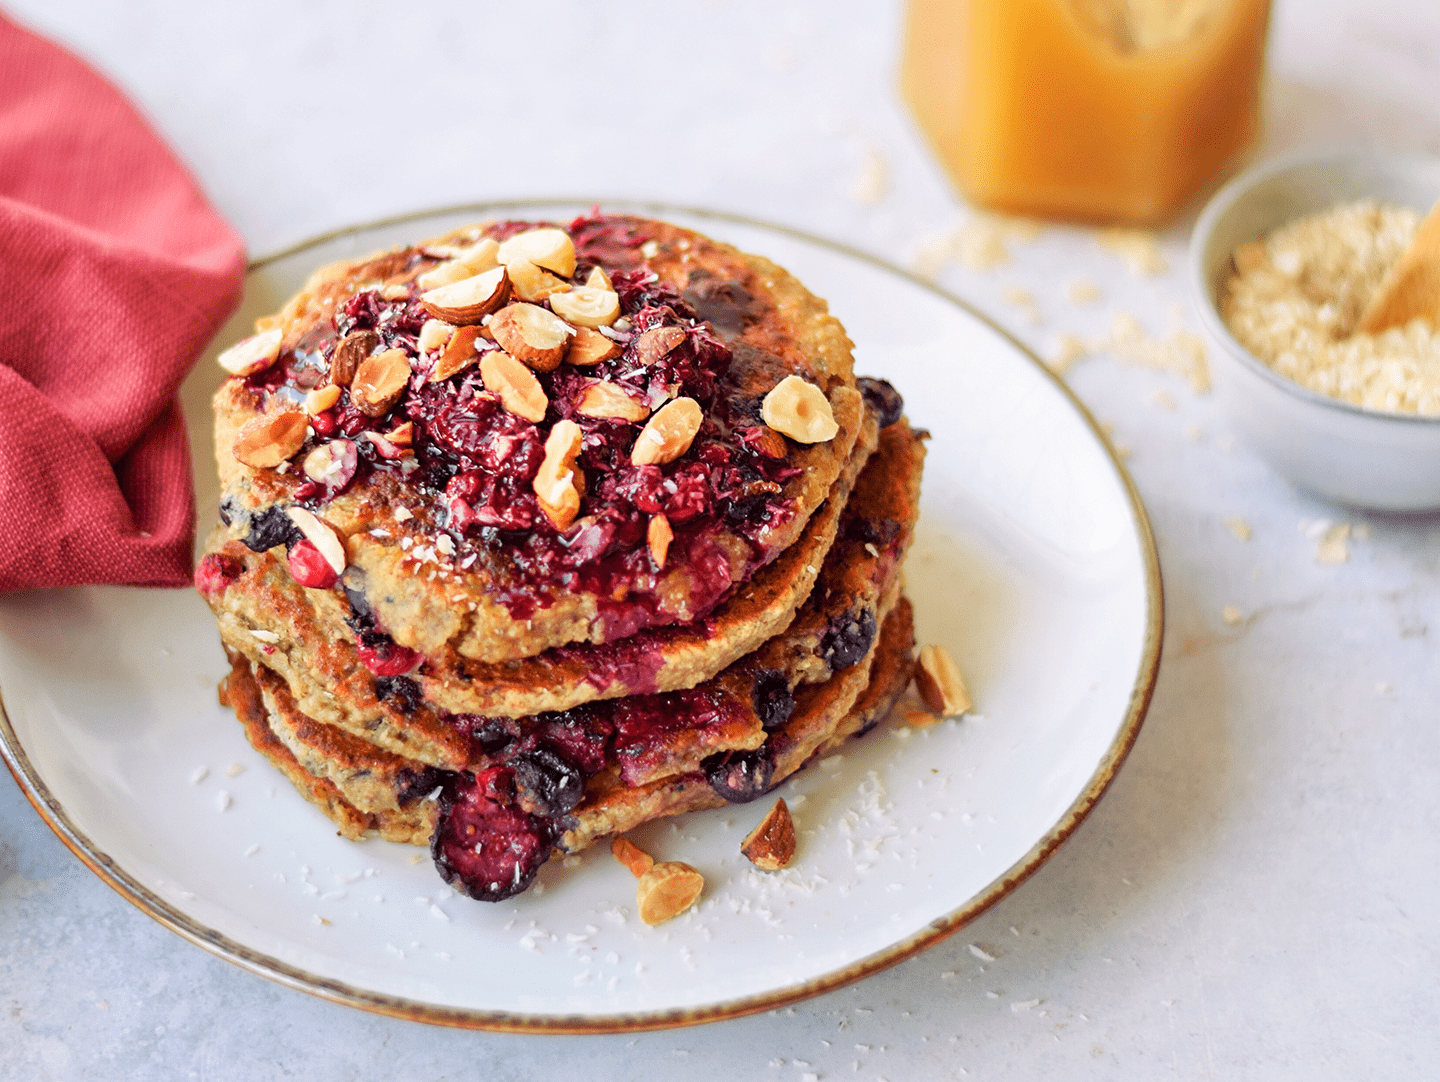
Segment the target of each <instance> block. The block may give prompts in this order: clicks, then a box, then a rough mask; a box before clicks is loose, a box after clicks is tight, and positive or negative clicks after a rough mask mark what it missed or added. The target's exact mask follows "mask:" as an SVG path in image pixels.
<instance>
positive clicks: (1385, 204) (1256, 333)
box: [1190, 150, 1440, 512]
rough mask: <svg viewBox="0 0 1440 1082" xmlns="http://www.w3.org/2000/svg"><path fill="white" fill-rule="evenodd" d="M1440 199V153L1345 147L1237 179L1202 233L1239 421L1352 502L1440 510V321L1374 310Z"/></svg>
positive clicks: (1216, 353)
mask: <svg viewBox="0 0 1440 1082" xmlns="http://www.w3.org/2000/svg"><path fill="white" fill-rule="evenodd" d="M1437 200H1440V159H1437V158H1433V157H1425V156H1417V155H1404V154H1391V153H1385V152H1382V151H1375V150H1330V151H1322V152H1314V151H1311V152H1308V153H1304V154H1297V155H1290V156H1287V157H1284V158H1280V159H1276V160H1273V161H1270V162H1267V163H1263V164H1261V165H1259V166H1256V167H1255V168H1253V169H1251V170H1250V171H1248V172H1247V173H1245V174H1243V175H1242V176H1240V177H1238V178H1237V179H1236V180H1234V181H1232V182H1230V183H1229V184H1228V185H1226V186H1225V187H1224V188H1222V189H1221V190H1220V191H1219V192H1218V193H1217V194H1216V195H1215V196H1214V198H1213V199H1211V201H1210V203H1209V204H1208V205H1207V206H1206V208H1205V210H1204V212H1203V213H1202V214H1201V215H1200V219H1199V221H1198V222H1197V223H1196V225H1195V231H1194V233H1193V235H1192V237H1191V243H1190V271H1191V275H1190V277H1191V289H1192V296H1193V300H1194V303H1195V307H1196V310H1197V312H1198V313H1199V318H1200V321H1201V323H1202V324H1203V325H1204V327H1205V330H1206V332H1207V333H1208V336H1209V338H1210V340H1211V344H1212V346H1213V349H1212V350H1211V374H1212V377H1213V380H1214V384H1215V390H1216V394H1217V396H1218V397H1219V398H1220V400H1221V403H1222V406H1223V407H1224V408H1225V410H1226V412H1227V413H1228V415H1229V417H1230V420H1231V422H1232V423H1233V424H1234V426H1235V428H1236V430H1237V433H1238V434H1239V435H1240V436H1241V437H1242V438H1243V439H1244V440H1245V442H1246V443H1247V444H1248V445H1250V446H1251V447H1252V448H1254V449H1255V450H1256V451H1257V452H1258V453H1259V454H1260V455H1261V456H1262V457H1264V458H1265V459H1266V460H1267V461H1269V462H1270V464H1271V465H1272V466H1274V467H1275V469H1276V470H1278V471H1279V472H1280V473H1281V474H1283V475H1284V476H1285V477H1287V478H1288V479H1289V480H1290V481H1292V482H1293V483H1294V484H1296V485H1298V486H1299V487H1301V488H1304V489H1306V490H1308V491H1310V492H1313V493H1315V494H1317V495H1320V496H1323V497H1325V498H1327V499H1330V500H1334V501H1336V502H1339V503H1343V504H1349V505H1352V506H1356V507H1365V508H1371V509H1375V510H1384V511H1404V512H1421V511H1435V510H1440V319H1436V318H1434V317H1433V316H1431V317H1425V318H1415V319H1412V320H1410V321H1409V322H1407V323H1404V324H1401V325H1398V326H1392V327H1389V328H1387V329H1384V330H1380V331H1377V332H1372V333H1367V332H1362V331H1361V330H1360V329H1359V327H1360V324H1361V322H1362V317H1363V316H1364V315H1365V313H1366V311H1367V309H1368V308H1369V307H1370V303H1371V301H1372V299H1374V298H1375V297H1376V296H1377V294H1379V293H1381V292H1382V291H1385V290H1387V289H1388V282H1387V276H1389V275H1392V273H1394V271H1393V269H1394V268H1395V266H1396V264H1397V263H1399V262H1400V260H1401V257H1402V256H1404V255H1405V253H1406V252H1407V251H1408V250H1409V249H1410V248H1411V246H1412V243H1413V241H1414V239H1415V236H1416V234H1417V232H1418V231H1419V228H1420V225H1421V222H1422V221H1423V220H1424V219H1425V217H1426V214H1427V212H1429V211H1430V209H1431V208H1432V207H1433V206H1435V205H1436V202H1437Z"/></svg>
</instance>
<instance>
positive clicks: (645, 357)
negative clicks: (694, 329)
mask: <svg viewBox="0 0 1440 1082" xmlns="http://www.w3.org/2000/svg"><path fill="white" fill-rule="evenodd" d="M683 341H685V332H684V331H683V330H681V329H680V328H679V327H651V328H650V329H649V330H648V331H645V332H644V333H643V334H641V335H640V336H639V337H638V338H636V339H635V359H636V360H637V361H639V362H640V363H641V364H646V365H649V364H654V363H655V362H656V361H658V360H659V359H660V358H661V357H663V356H665V354H667V353H669V352H670V351H671V350H672V349H674V348H675V347H676V346H678V345H679V344H680V343H681V342H683Z"/></svg>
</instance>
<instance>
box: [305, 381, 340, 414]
mask: <svg viewBox="0 0 1440 1082" xmlns="http://www.w3.org/2000/svg"><path fill="white" fill-rule="evenodd" d="M339 401H340V388H339V387H337V386H335V384H333V383H327V384H326V385H325V386H324V387H316V388H315V389H314V390H313V391H311V392H310V393H309V394H307V395H306V396H305V412H306V413H308V414H309V415H310V416H311V417H314V416H315V415H316V414H319V413H324V412H325V411H326V410H328V409H329V408H330V407H331V406H333V405H335V403H336V402H339Z"/></svg>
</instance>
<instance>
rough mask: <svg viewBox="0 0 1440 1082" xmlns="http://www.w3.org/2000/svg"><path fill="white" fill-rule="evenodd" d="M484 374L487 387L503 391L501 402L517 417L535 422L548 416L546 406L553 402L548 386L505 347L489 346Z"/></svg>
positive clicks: (483, 368)
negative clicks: (548, 396) (547, 391)
mask: <svg viewBox="0 0 1440 1082" xmlns="http://www.w3.org/2000/svg"><path fill="white" fill-rule="evenodd" d="M480 378H481V379H482V380H484V381H485V389H486V390H487V391H494V392H495V393H496V394H497V395H499V396H500V404H501V405H502V406H504V407H505V408H506V409H507V410H509V411H510V412H511V413H513V414H515V416H516V417H523V418H525V420H527V421H530V422H531V423H533V424H539V423H540V422H541V421H543V420H544V419H545V410H546V409H547V408H548V407H549V405H550V401H549V399H547V398H546V397H545V388H543V387H541V386H540V381H539V380H538V379H536V378H535V373H534V372H532V371H530V369H528V368H526V367H525V366H524V365H523V364H521V363H520V362H519V361H517V360H516V359H515V358H514V357H512V356H510V354H508V353H506V352H505V351H504V350H501V349H492V350H489V351H488V352H487V353H486V354H485V356H484V357H483V358H481V360H480ZM572 423H573V422H572Z"/></svg>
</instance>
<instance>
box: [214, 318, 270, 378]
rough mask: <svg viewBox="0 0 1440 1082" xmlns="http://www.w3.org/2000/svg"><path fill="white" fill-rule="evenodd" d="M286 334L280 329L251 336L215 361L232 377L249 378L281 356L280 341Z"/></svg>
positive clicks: (237, 343)
mask: <svg viewBox="0 0 1440 1082" xmlns="http://www.w3.org/2000/svg"><path fill="white" fill-rule="evenodd" d="M284 336H285V332H284V331H283V330H282V329H281V328H280V327H271V328H270V329H269V330H268V331H261V332H260V333H259V334H255V335H251V336H250V337H249V338H245V339H242V340H241V341H239V342H236V343H235V344H234V345H233V346H231V347H230V348H229V349H227V350H225V352H223V353H221V354H220V356H218V357H216V358H215V360H216V361H217V362H218V363H219V365H220V367H221V368H223V369H225V371H227V372H229V373H230V374H231V375H232V376H249V375H253V374H255V373H256V372H263V371H265V369H267V368H269V367H270V366H271V365H272V364H274V363H275V358H277V357H279V356H280V339H281V338H283V337H284Z"/></svg>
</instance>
